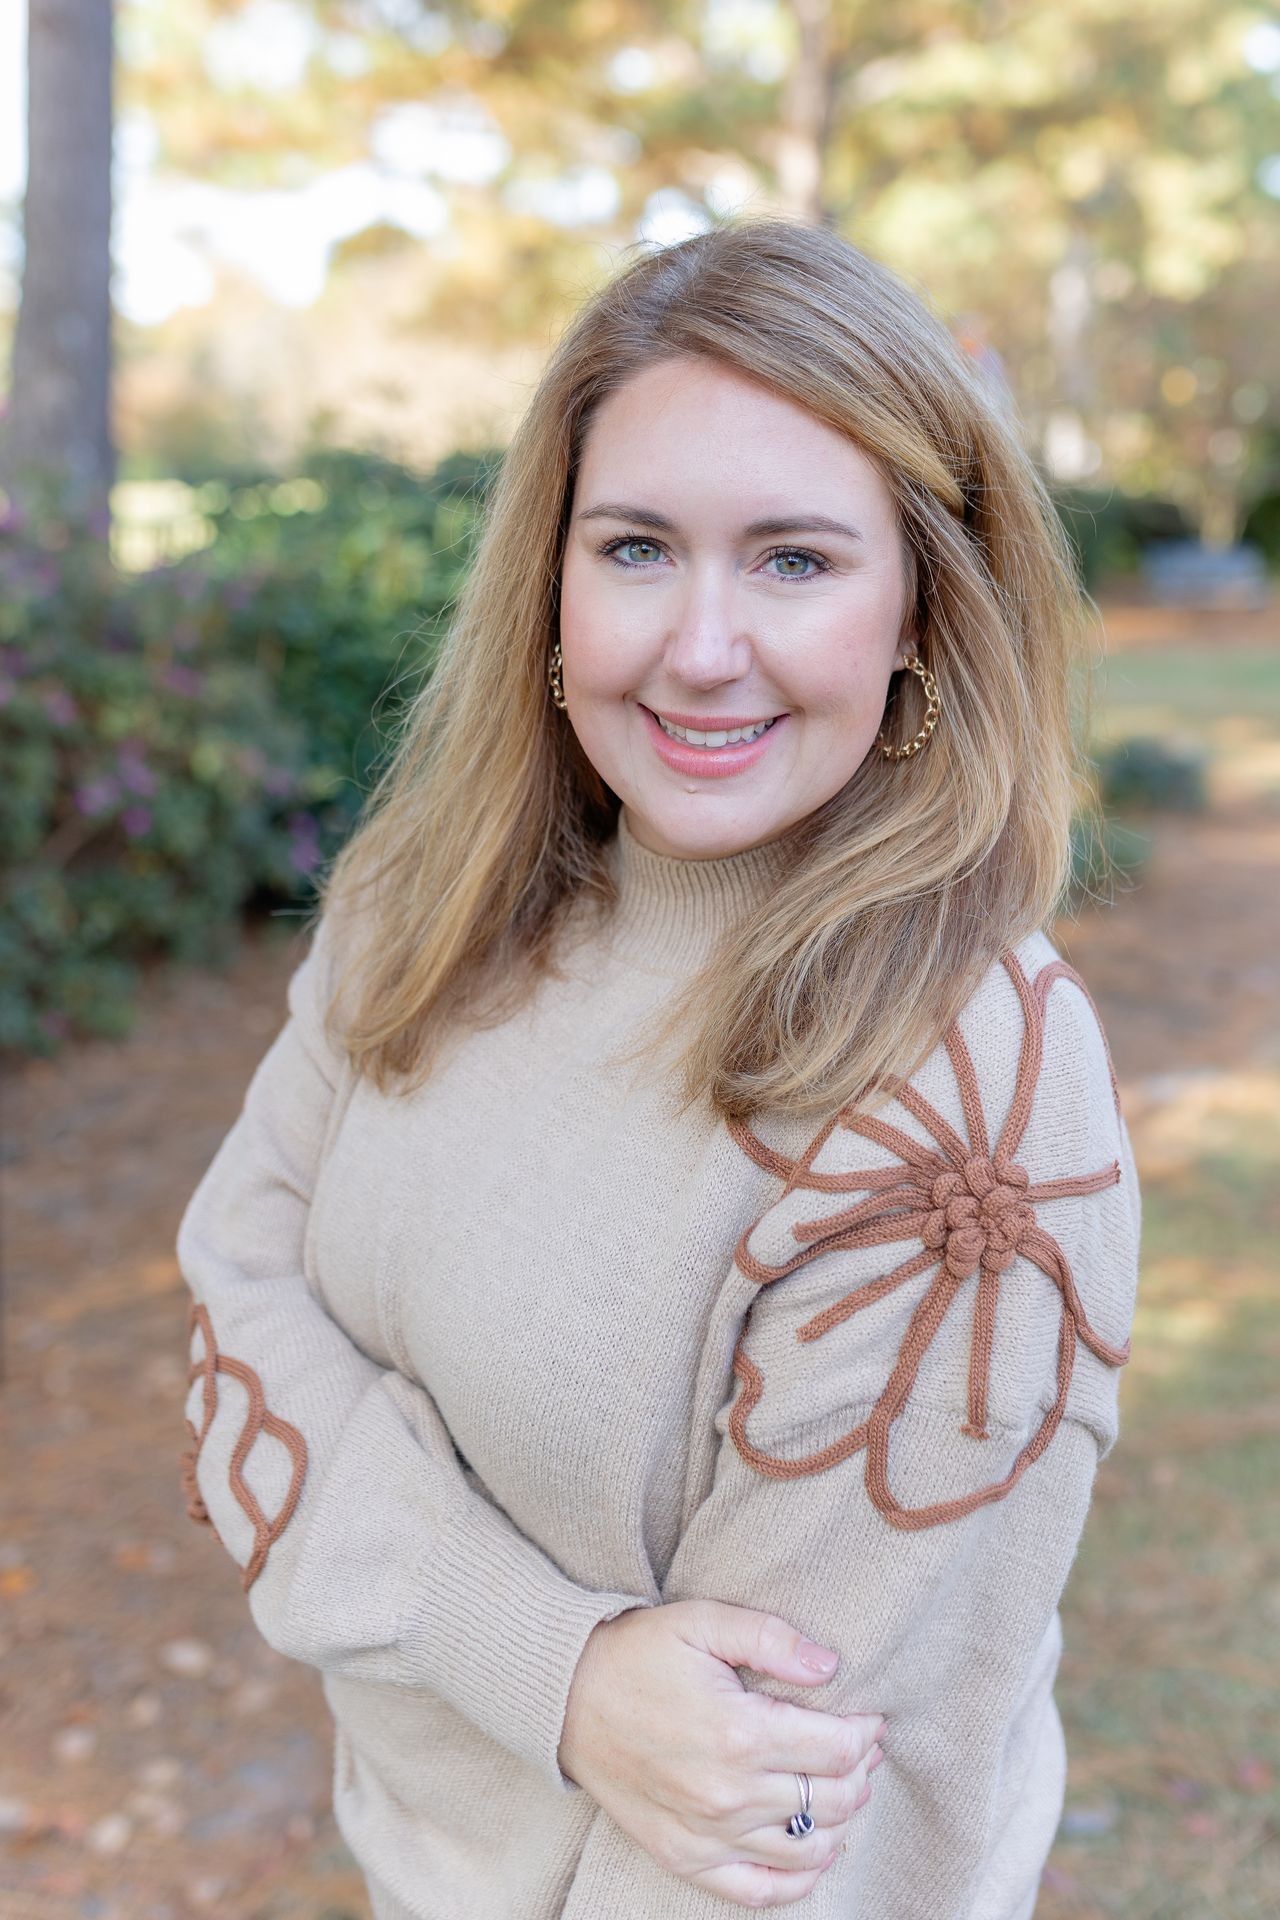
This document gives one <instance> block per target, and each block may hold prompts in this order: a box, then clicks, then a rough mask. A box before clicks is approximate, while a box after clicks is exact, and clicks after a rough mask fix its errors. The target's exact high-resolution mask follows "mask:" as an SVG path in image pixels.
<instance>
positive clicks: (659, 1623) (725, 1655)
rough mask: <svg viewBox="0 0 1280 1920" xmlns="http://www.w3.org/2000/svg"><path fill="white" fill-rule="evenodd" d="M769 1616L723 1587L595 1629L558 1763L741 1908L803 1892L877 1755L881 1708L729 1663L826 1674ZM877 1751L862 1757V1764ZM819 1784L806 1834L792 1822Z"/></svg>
mask: <svg viewBox="0 0 1280 1920" xmlns="http://www.w3.org/2000/svg"><path fill="white" fill-rule="evenodd" d="M824 1651H826V1650H825V1649H820V1648H815V1647H814V1645H813V1643H812V1642H811V1641H808V1640H806V1639H805V1638H804V1636H803V1634H801V1633H799V1632H797V1630H796V1629H795V1628H794V1627H792V1626H790V1625H788V1623H787V1622H786V1621H785V1620H782V1619H780V1618H779V1617H778V1616H777V1615H776V1614H772V1613H758V1612H756V1611H755V1610H754V1609H752V1608H749V1607H735V1606H730V1605H728V1604H726V1603H724V1602H721V1601H718V1600H680V1601H676V1602H674V1603H672V1604H671V1605H669V1606H660V1607H633V1608H632V1609H631V1610H630V1611H629V1612H627V1613H620V1614H618V1615H616V1616H615V1618H614V1619H612V1620H604V1621H601V1623H600V1625H599V1626H597V1627H594V1628H593V1629H592V1631H591V1634H590V1637H589V1638H588V1640H587V1642H586V1645H585V1646H584V1648H583V1650H582V1656H581V1658H580V1660H579V1661H578V1665H577V1668H576V1669H575V1672H574V1676H573V1684H572V1686H571V1688H570V1691H569V1701H568V1707H567V1710H566V1713H565V1722H564V1732H563V1734H562V1737H561V1741H560V1749H559V1758H560V1765H561V1767H562V1769H563V1770H564V1772H565V1773H567V1774H568V1776H569V1778H570V1779H571V1780H575V1781H576V1782H577V1783H578V1785H579V1786H580V1787H583V1788H584V1789H585V1790H586V1792H588V1793H589V1794H590V1795H591V1797H592V1799H593V1800H595V1801H597V1802H598V1803H599V1804H600V1806H602V1807H604V1808H605V1810H606V1811H607V1812H608V1813H609V1814H610V1815H611V1817H612V1818H613V1819H614V1820H615V1821H616V1822H617V1823H618V1825H619V1826H620V1827H622V1828H623V1829H624V1830H625V1831H626V1832H627V1833H629V1834H630V1835H631V1837H632V1838H633V1839H634V1840H637V1841H639V1843H640V1845H641V1846H642V1847H644V1848H645V1850H646V1852H648V1853H649V1854H651V1855H652V1857H653V1858H654V1859H655V1860H656V1861H658V1863H659V1865H661V1866H664V1867H666V1868H668V1869H669V1871H670V1872H672V1873H674V1874H678V1875H679V1876H680V1877H681V1878H682V1879H685V1880H689V1881H692V1882H693V1884H694V1885H695V1886H700V1887H706V1888H707V1890H708V1891H709V1892H711V1893H717V1894H719V1895H721V1896H722V1897H723V1898H724V1899H727V1900H734V1901H737V1902H738V1903H739V1905H741V1906H744V1907H759V1906H770V1905H773V1904H775V1903H781V1902H786V1901H792V1900H802V1899H803V1898H804V1897H805V1895H806V1894H808V1893H810V1892H811V1891H812V1889H813V1887H814V1885H815V1884H816V1882H817V1880H818V1877H819V1875H820V1874H821V1873H822V1871H823V1869H824V1868H825V1867H826V1866H828V1865H829V1864H830V1863H831V1861H832V1860H833V1859H834V1857H835V1855H836V1854H837V1853H838V1852H839V1850H840V1847H841V1844H842V1842H843V1840H844V1838H845V1834H846V1832H847V1831H848V1827H849V1823H850V1821H851V1819H852V1817H853V1815H854V1814H855V1813H856V1812H857V1811H858V1809H859V1807H861V1806H862V1805H863V1804H864V1803H865V1801H866V1799H867V1798H868V1796H869V1794H870V1786H869V1784H868V1778H867V1776H868V1773H869V1771H873V1770H874V1768H875V1766H876V1765H878V1764H879V1762H878V1760H876V1759H874V1758H873V1754H878V1752H879V1749H878V1748H877V1747H876V1746H875V1741H876V1736H877V1735H878V1733H879V1732H880V1730H881V1728H882V1727H883V1726H884V1724H885V1723H884V1721H883V1719H882V1718H881V1716H880V1715H879V1714H878V1713H870V1712H869V1713H865V1714H852V1715H848V1716H846V1715H841V1714H834V1713H824V1712H823V1711H822V1710H821V1709H820V1708H816V1707H802V1706H798V1705H796V1704H795V1703H793V1702H792V1701H789V1700H777V1699H775V1698H773V1696H772V1695H770V1694H765V1693H760V1692H756V1691H753V1690H751V1689H749V1688H747V1687H744V1686H743V1684H742V1681H741V1680H740V1679H739V1678H738V1675H737V1674H736V1673H735V1672H734V1670H733V1669H734V1667H735V1666H738V1667H749V1668H750V1669H751V1670H752V1671H753V1672H754V1673H762V1674H769V1675H771V1676H772V1677H773V1678H775V1679H778V1680H788V1681H793V1682H797V1681H798V1682H800V1683H801V1684H803V1685H812V1686H820V1685H821V1684H822V1682H823V1681H824V1680H829V1679H830V1678H831V1674H832V1673H833V1672H834V1671H835V1665H836V1662H835V1661H834V1660H831V1659H830V1656H828V1658H829V1660H830V1668H829V1671H827V1672H822V1671H815V1670H814V1669H813V1668H812V1667H809V1666H806V1665H805V1664H804V1662H803V1660H802V1659H801V1655H802V1653H805V1652H808V1653H810V1654H813V1653H820V1652H824ZM868 1762H870V1767H868ZM797 1773H807V1774H808V1775H809V1776H810V1781H811V1784H812V1787H813V1799H812V1801H811V1803H810V1809H809V1811H810V1813H811V1814H812V1817H813V1821H814V1829H813V1832H812V1833H811V1834H808V1835H806V1836H805V1837H804V1838H802V1839H793V1838H792V1836H791V1835H790V1834H789V1833H788V1832H787V1831H786V1823H787V1821H788V1820H789V1818H790V1817H791V1815H792V1814H793V1813H796V1812H798V1811H799V1808H800V1789H799V1786H798V1784H797V1781H796V1778H795V1776H796V1774H797Z"/></svg>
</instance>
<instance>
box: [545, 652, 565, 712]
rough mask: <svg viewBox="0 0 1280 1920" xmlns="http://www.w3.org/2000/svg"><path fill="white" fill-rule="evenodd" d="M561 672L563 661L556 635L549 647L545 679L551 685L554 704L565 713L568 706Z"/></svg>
mask: <svg viewBox="0 0 1280 1920" xmlns="http://www.w3.org/2000/svg"><path fill="white" fill-rule="evenodd" d="M563 672H564V661H563V659H562V658H561V655H560V641H559V637H558V636H557V639H556V643H555V645H554V647H552V649H551V664H550V666H549V667H548V668H547V679H548V681H549V682H550V685H551V699H552V702H553V703H554V705H555V706H557V707H559V709H560V711H561V713H567V712H568V706H567V704H566V701H565V697H564V681H563V679H562V677H561V676H562V675H563Z"/></svg>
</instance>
